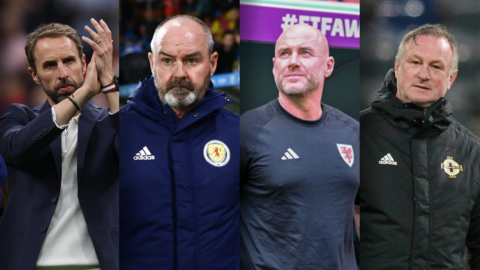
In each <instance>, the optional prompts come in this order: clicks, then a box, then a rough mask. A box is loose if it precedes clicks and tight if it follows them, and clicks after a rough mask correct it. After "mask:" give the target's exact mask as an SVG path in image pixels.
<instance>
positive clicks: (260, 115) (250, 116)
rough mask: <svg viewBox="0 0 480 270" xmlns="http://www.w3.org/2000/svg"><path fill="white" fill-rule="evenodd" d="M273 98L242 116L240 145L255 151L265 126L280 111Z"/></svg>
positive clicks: (252, 151)
mask: <svg viewBox="0 0 480 270" xmlns="http://www.w3.org/2000/svg"><path fill="white" fill-rule="evenodd" d="M275 102H276V101H275V100H273V101H271V102H269V103H267V104H265V105H263V106H260V107H258V108H255V109H253V110H250V111H247V112H245V113H244V114H242V116H240V147H242V149H244V150H248V152H251V153H254V152H255V148H256V145H257V143H256V142H257V139H258V136H259V134H260V133H261V131H262V129H263V127H264V126H265V125H267V124H268V123H269V122H270V120H271V119H272V118H273V117H274V116H275V115H276V114H277V113H278V109H277V108H276V107H275V105H274V103H275Z"/></svg>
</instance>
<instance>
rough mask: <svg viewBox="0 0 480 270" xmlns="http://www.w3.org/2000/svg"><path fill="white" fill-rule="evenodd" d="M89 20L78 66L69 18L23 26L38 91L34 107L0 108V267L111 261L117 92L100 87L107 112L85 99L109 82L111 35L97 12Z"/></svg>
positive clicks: (114, 258)
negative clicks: (0, 161)
mask: <svg viewBox="0 0 480 270" xmlns="http://www.w3.org/2000/svg"><path fill="white" fill-rule="evenodd" d="M91 23H92V24H93V25H94V26H95V29H96V31H97V32H98V34H97V33H96V32H95V31H93V30H92V29H90V28H89V27H88V26H87V27H86V30H87V31H88V32H89V33H90V35H91V36H92V39H93V40H94V41H92V40H91V39H89V38H86V37H84V38H83V40H84V41H85V42H87V43H88V44H89V45H90V46H92V48H93V49H94V54H93V56H92V59H91V62H90V64H89V65H88V68H87V65H86V62H85V55H83V52H82V45H81V42H80V38H79V37H78V35H77V33H76V31H75V30H74V29H72V28H71V27H70V26H67V25H63V24H58V23H51V24H48V25H41V26H39V27H38V28H37V29H36V30H35V31H33V32H32V33H30V34H29V35H28V39H27V44H26V46H25V52H26V54H27V59H28V62H29V66H30V67H29V68H28V70H29V72H30V74H31V75H32V78H33V80H34V81H35V82H36V83H38V84H40V85H41V86H42V88H43V89H44V91H45V93H46V94H47V96H48V98H47V101H46V102H45V103H43V104H42V105H39V106H37V107H35V108H34V109H30V108H28V107H27V106H24V105H21V104H12V105H11V106H10V107H9V108H8V110H7V112H6V114H5V115H4V116H3V117H2V118H0V153H1V154H2V156H3V158H4V159H5V162H6V164H7V166H8V173H9V181H10V184H11V185H10V186H11V189H10V196H9V199H8V203H7V206H6V208H5V212H4V215H3V217H2V218H1V219H0V239H1V240H0V243H1V244H0V262H1V265H2V266H1V268H2V269H6V270H13V269H15V270H17V269H18V270H24V269H34V268H35V267H37V268H35V269H51V268H55V269H99V268H101V269H103V270H107V269H111V270H114V269H118V154H117V153H118V147H117V145H118V113H117V114H115V112H117V111H118V92H115V91H111V92H108V93H106V98H107V101H108V103H109V105H110V114H111V115H109V112H108V110H107V109H105V108H99V107H96V106H94V105H93V104H92V103H91V101H90V99H91V98H92V97H93V96H95V95H96V94H98V93H99V92H100V90H101V89H102V85H103V86H107V88H108V89H109V90H115V84H114V83H113V80H114V76H113V69H112V49H113V48H112V47H113V46H112V43H111V40H112V36H111V32H110V30H109V29H108V26H107V25H106V24H105V22H103V20H101V21H100V23H98V22H97V21H95V20H93V19H92V20H91ZM87 69H88V70H87ZM85 73H86V77H85V79H84V75H85ZM102 90H104V89H102ZM106 91H108V90H106ZM82 107H83V108H82Z"/></svg>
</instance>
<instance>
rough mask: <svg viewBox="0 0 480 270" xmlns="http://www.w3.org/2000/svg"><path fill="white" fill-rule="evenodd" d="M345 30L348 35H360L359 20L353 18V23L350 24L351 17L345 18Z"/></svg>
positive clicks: (357, 36)
mask: <svg viewBox="0 0 480 270" xmlns="http://www.w3.org/2000/svg"><path fill="white" fill-rule="evenodd" d="M345 32H347V37H352V36H354V37H356V38H359V37H360V26H359V25H358V21H357V20H352V24H350V20H349V19H345Z"/></svg>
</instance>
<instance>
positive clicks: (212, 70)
mask: <svg viewBox="0 0 480 270" xmlns="http://www.w3.org/2000/svg"><path fill="white" fill-rule="evenodd" d="M217 61H218V53H217V52H214V53H212V55H211V56H210V77H211V76H213V74H215V70H216V69H217Z"/></svg>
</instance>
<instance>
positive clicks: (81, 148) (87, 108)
mask: <svg viewBox="0 0 480 270" xmlns="http://www.w3.org/2000/svg"><path fill="white" fill-rule="evenodd" d="M51 108H52V107H51V106H50V104H49V103H48V100H47V101H45V102H44V103H43V104H41V105H39V106H37V107H35V108H34V111H35V112H38V113H44V112H45V111H47V110H50V109H51ZM102 110H103V109H101V108H99V107H97V106H95V105H93V103H92V101H88V102H87V103H86V104H85V105H84V106H83V108H82V115H80V119H79V123H78V135H77V136H78V144H77V173H78V181H79V183H80V181H81V179H82V175H83V165H84V164H85V155H86V151H87V145H88V141H89V140H90V135H91V134H92V130H93V127H94V126H95V123H96V122H97V121H98V120H99V119H100V118H101V116H102ZM61 137H62V136H58V137H57V138H56V139H55V140H54V141H53V142H52V143H51V144H50V150H51V151H52V154H53V159H54V161H55V166H56V169H57V176H58V181H59V182H60V181H61V179H62V138H61Z"/></svg>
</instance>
